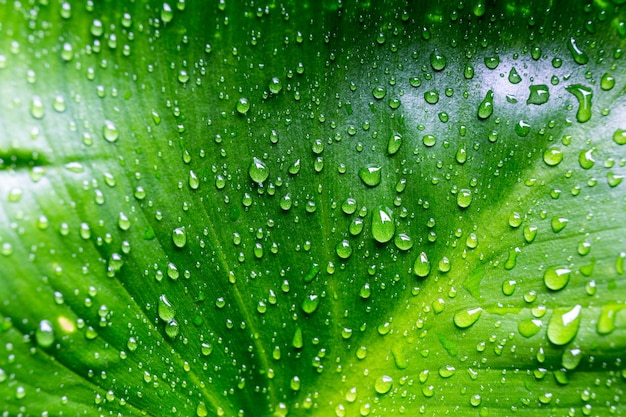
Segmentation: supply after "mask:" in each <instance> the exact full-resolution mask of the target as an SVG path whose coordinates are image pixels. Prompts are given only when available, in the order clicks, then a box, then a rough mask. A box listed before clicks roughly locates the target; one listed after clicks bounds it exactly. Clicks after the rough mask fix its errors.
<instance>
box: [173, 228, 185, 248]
mask: <svg viewBox="0 0 626 417" xmlns="http://www.w3.org/2000/svg"><path fill="white" fill-rule="evenodd" d="M172 242H174V245H175V246H176V247H177V248H182V247H184V246H185V244H186V243H187V232H185V228H184V227H177V228H176V229H174V230H172Z"/></svg>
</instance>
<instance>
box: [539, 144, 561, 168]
mask: <svg viewBox="0 0 626 417" xmlns="http://www.w3.org/2000/svg"><path fill="white" fill-rule="evenodd" d="M561 161H563V152H562V151H561V150H560V149H559V148H549V149H546V151H545V152H544V153H543V162H545V164H546V165H548V166H551V167H553V166H556V165H558V164H560V163H561Z"/></svg>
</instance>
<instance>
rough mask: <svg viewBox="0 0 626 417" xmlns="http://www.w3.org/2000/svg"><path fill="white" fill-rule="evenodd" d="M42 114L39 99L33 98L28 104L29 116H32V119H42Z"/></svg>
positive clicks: (42, 110) (41, 103) (37, 97)
mask: <svg viewBox="0 0 626 417" xmlns="http://www.w3.org/2000/svg"><path fill="white" fill-rule="evenodd" d="M44 114H45V112H44V108H43V102H42V101H41V97H39V96H34V97H33V99H32V101H31V102H30V115H31V116H33V118H34V119H43V116H44Z"/></svg>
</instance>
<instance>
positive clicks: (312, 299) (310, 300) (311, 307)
mask: <svg viewBox="0 0 626 417" xmlns="http://www.w3.org/2000/svg"><path fill="white" fill-rule="evenodd" d="M319 304H320V298H319V296H318V295H316V294H311V295H309V296H307V297H305V298H304V301H302V311H304V312H305V313H307V314H313V313H314V312H315V310H317V306H318V305H319ZM294 340H295V338H294Z"/></svg>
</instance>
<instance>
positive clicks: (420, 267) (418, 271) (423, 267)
mask: <svg viewBox="0 0 626 417" xmlns="http://www.w3.org/2000/svg"><path fill="white" fill-rule="evenodd" d="M413 272H414V273H415V275H417V276H418V277H420V278H424V277H427V276H428V274H430V261H429V260H428V256H427V255H426V253H425V252H422V253H420V254H419V255H418V257H417V259H415V263H414V264H413Z"/></svg>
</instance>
